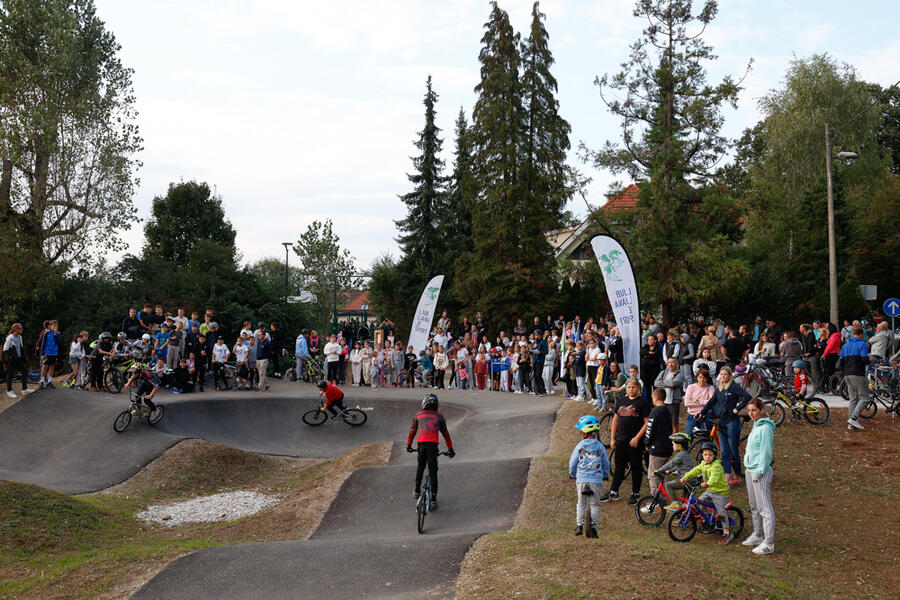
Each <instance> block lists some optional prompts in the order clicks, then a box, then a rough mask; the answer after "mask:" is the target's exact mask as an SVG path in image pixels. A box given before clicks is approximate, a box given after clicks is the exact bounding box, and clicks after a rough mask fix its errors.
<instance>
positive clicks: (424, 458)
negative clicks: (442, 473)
mask: <svg viewBox="0 0 900 600" xmlns="http://www.w3.org/2000/svg"><path fill="white" fill-rule="evenodd" d="M438 433H440V434H441V435H443V436H444V443H445V444H447V456H449V457H450V458H453V457H454V456H456V452H455V451H454V450H453V440H451V439H450V432H449V431H448V430H447V421H446V420H445V419H444V415H442V414H441V413H439V412H438V397H437V396H436V395H435V394H425V397H424V398H422V410H420V411H419V412H418V413H416V416H415V417H414V418H413V422H412V425H411V426H410V428H409V435H408V436H407V437H406V451H407V452H415V451H416V450H414V449H413V447H412V444H413V438H415V441H416V445H417V446H418V452H419V463H418V466H417V467H416V489H415V491H414V492H413V497H414V498H415V499H416V500H418V499H419V494H420V493H421V491H422V475H423V474H424V473H425V467H426V466H427V467H428V477H430V478H431V503H430V504H429V506H428V510H431V511H434V510H437V507H438V501H437V493H438V477H437V472H438V454H439V450H438V443H439V440H438Z"/></svg>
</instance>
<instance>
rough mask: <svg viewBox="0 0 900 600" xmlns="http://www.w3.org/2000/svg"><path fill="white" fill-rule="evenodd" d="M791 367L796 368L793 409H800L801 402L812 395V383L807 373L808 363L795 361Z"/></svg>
mask: <svg viewBox="0 0 900 600" xmlns="http://www.w3.org/2000/svg"><path fill="white" fill-rule="evenodd" d="M791 366H792V367H793V368H794V396H796V399H795V400H794V405H793V406H792V407H791V408H799V407H800V406H802V405H800V400H802V399H803V398H808V397H809V396H811V395H812V394H810V393H809V392H811V391H812V385H813V384H812V381H811V380H810V378H809V375H807V373H806V363H805V362H803V361H802V360H795V361H794V362H793V363H792V364H791Z"/></svg>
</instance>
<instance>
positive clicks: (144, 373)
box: [125, 365, 159, 412]
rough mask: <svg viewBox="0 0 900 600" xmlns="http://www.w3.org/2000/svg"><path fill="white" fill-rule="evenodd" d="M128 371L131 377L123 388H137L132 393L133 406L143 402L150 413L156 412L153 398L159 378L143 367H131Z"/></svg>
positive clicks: (157, 389)
mask: <svg viewBox="0 0 900 600" xmlns="http://www.w3.org/2000/svg"><path fill="white" fill-rule="evenodd" d="M129 370H130V371H131V377H130V378H129V379H128V383H126V384H125V387H126V388H130V387H132V386H134V385H137V386H138V388H137V390H135V392H134V396H135V404H138V405H140V403H141V401H143V402H144V404H146V405H147V408H149V409H150V411H151V412H152V411H154V410H156V405H155V404H154V403H153V396H155V395H156V393H157V392H158V391H159V378H158V377H157V376H156V374H155V373H154V372H153V371H151V370H150V369H148V368H146V367H145V366H143V365H142V366H138V365H133V366H132V367H131V368H130V369H129Z"/></svg>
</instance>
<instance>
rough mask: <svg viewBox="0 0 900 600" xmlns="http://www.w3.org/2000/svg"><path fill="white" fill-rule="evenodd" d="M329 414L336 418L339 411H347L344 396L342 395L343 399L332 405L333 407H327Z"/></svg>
mask: <svg viewBox="0 0 900 600" xmlns="http://www.w3.org/2000/svg"><path fill="white" fill-rule="evenodd" d="M327 408H328V412H330V413H331V416H333V417H336V416H337V415H338V411H340V412H344V411H345V410H347V407H346V406H344V395H343V394H341V397H340V398H338V399H337V400H335V401H334V402H332V403H331V406H329V407H327Z"/></svg>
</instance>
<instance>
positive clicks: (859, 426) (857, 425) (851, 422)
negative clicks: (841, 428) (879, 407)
mask: <svg viewBox="0 0 900 600" xmlns="http://www.w3.org/2000/svg"><path fill="white" fill-rule="evenodd" d="M847 423H848V424H849V425H850V426H851V427H855V428H857V429H865V427H863V426H862V423H860V422H859V421H858V420H856V419H847Z"/></svg>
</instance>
